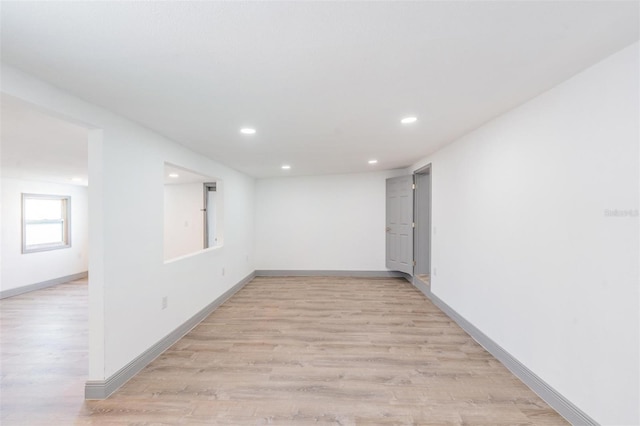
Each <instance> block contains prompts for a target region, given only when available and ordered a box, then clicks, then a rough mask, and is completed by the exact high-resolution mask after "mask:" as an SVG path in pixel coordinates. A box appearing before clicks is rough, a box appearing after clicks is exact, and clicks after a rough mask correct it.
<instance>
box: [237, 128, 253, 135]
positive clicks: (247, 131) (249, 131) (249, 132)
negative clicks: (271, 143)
mask: <svg viewBox="0 0 640 426" xmlns="http://www.w3.org/2000/svg"><path fill="white" fill-rule="evenodd" d="M255 132H256V129H252V128H251V127H243V128H242V129H240V133H243V134H245V135H253V134H254V133H255Z"/></svg>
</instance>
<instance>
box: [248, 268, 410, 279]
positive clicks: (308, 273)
mask: <svg viewBox="0 0 640 426" xmlns="http://www.w3.org/2000/svg"><path fill="white" fill-rule="evenodd" d="M256 277H358V278H405V277H406V274H405V273H403V272H397V271H341V270H298V269H282V270H278V269H259V270H257V271H256Z"/></svg>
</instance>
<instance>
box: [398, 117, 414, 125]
mask: <svg viewBox="0 0 640 426" xmlns="http://www.w3.org/2000/svg"><path fill="white" fill-rule="evenodd" d="M416 121H418V117H405V118H403V119H402V120H400V122H401V123H402V124H411V123H415V122H416Z"/></svg>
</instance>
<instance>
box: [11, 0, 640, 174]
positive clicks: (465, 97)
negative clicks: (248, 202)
mask: <svg viewBox="0 0 640 426" xmlns="http://www.w3.org/2000/svg"><path fill="white" fill-rule="evenodd" d="M1 13H2V22H1V24H2V30H1V36H2V60H3V61H4V62H7V63H9V64H11V65H13V66H16V67H18V68H20V69H22V70H24V71H26V72H28V73H30V74H33V75H35V76H37V77H40V78H42V79H44V80H47V81H49V82H51V83H53V84H55V85H56V86H59V87H62V88H64V89H66V90H68V91H69V92H72V93H74V94H76V95H77V96H79V97H81V98H84V99H86V100H89V101H91V102H93V103H96V104H99V105H102V106H104V107H106V108H108V109H111V110H113V111H116V112H118V113H120V114H122V115H124V116H126V117H129V118H130V119H132V120H134V121H137V122H139V123H142V124H143V125H145V126H147V127H149V128H152V129H154V130H156V131H158V132H159V133H162V134H164V135H166V136H168V137H170V138H172V139H174V140H175V141H177V142H179V143H181V144H183V145H185V146H188V147H190V148H192V149H193V150H195V151H197V152H200V153H202V154H205V155H207V156H209V157H211V158H214V159H217V160H219V161H221V162H223V163H225V164H228V165H230V166H232V167H234V168H236V169H239V170H241V171H244V172H246V173H249V174H250V175H253V176H256V177H265V176H277V175H282V174H285V173H286V174H292V175H295V174H323V173H343V172H355V171H363V170H371V169H374V168H375V169H390V168H397V167H403V166H407V165H409V164H411V163H412V162H414V161H416V160H418V159H419V158H422V157H424V156H425V155H427V154H429V153H431V152H433V151H434V150H436V149H437V148H439V147H441V146H443V145H444V144H446V143H448V142H450V141H452V140H453V139H455V138H456V137H459V136H460V135H462V134H464V133H466V132H468V131H469V130H471V129H474V128H476V127H477V126H479V125H481V124H482V123H484V122H486V121H487V120H490V119H491V118H492V117H495V116H497V115H499V114H501V113H503V112H505V111H507V110H509V109H511V108H513V107H514V106H517V105H519V104H521V103H522V102H524V101H526V100H528V99H530V98H531V97H533V96H536V95H537V94H540V93H541V92H543V91H545V90H547V89H549V88H551V87H553V86H554V85H556V84H558V83H560V82H562V81H563V80H565V79H567V78H568V77H570V76H572V75H574V74H575V73H577V72H579V71H581V70H582V69H584V68H586V67H588V66H589V65H591V64H593V63H595V62H597V61H599V60H601V59H603V58H604V57H606V56H608V55H610V54H612V53H613V52H615V51H617V50H619V49H621V48H623V47H625V46H627V45H629V44H631V43H632V42H634V41H636V40H638V38H639V29H638V26H639V24H638V20H639V19H638V16H639V7H638V2H637V1H624V2H617V1H584V2H583V1H565V2H562V1H544V2H542V1H540V2H538V1H533V2H528V1H495V2H483V1H448V2H438V1H428V2H427V1H425V2H390V1H389V2H7V1H5V2H3V3H2V10H1ZM406 114H415V115H417V116H418V117H419V121H418V122H417V123H416V124H415V125H412V126H402V125H401V124H400V123H399V119H400V118H401V117H403V116H404V115H406ZM241 126H252V127H255V128H256V129H257V134H255V135H253V136H247V135H241V134H239V128H240V127H241ZM371 158H377V159H378V160H379V163H378V164H377V165H375V166H370V165H369V164H367V160H369V159H371ZM283 163H287V164H291V165H292V169H291V170H290V171H288V172H283V171H282V170H281V169H280V166H281V165H282V164H283Z"/></svg>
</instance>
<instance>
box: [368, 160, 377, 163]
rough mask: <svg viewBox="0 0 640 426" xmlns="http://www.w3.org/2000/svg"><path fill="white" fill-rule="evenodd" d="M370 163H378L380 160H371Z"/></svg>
mask: <svg viewBox="0 0 640 426" xmlns="http://www.w3.org/2000/svg"><path fill="white" fill-rule="evenodd" d="M369 164H378V160H369Z"/></svg>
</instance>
